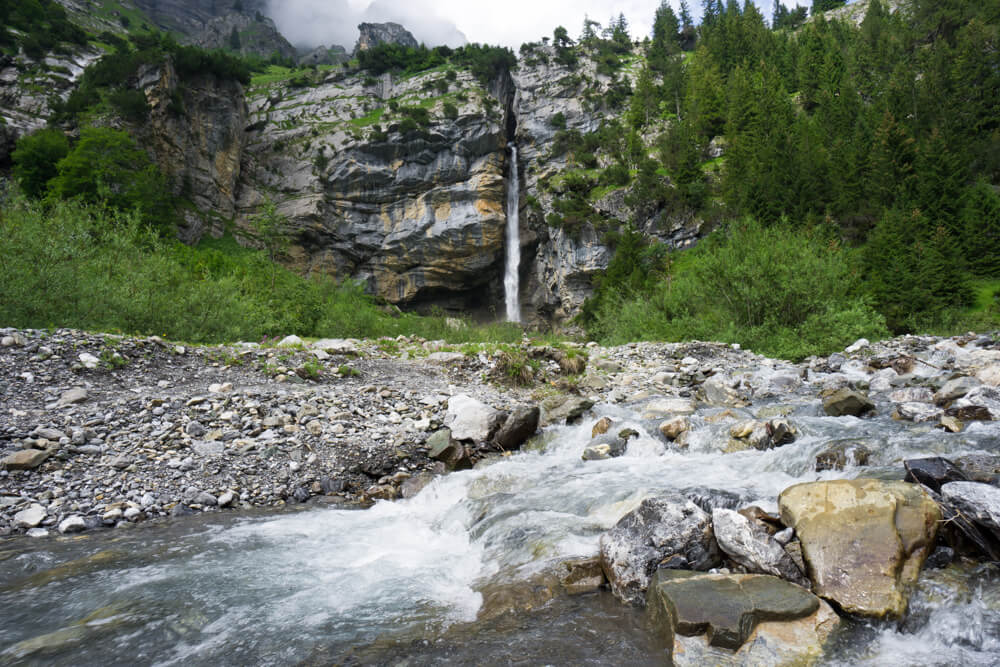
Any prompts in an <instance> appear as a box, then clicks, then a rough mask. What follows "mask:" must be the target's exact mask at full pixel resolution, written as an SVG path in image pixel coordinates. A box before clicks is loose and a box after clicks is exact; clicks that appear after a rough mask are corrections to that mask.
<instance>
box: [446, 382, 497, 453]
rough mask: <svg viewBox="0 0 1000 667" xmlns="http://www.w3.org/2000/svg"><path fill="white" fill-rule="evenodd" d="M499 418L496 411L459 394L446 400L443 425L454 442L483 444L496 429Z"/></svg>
mask: <svg viewBox="0 0 1000 667" xmlns="http://www.w3.org/2000/svg"><path fill="white" fill-rule="evenodd" d="M499 416H500V413H499V412H498V411H497V410H494V409H493V408H491V407H490V406H488V405H486V404H485V403H483V402H482V401H478V400H476V399H475V398H472V397H471V396H467V395H465V394H459V395H458V396H452V397H451V398H450V399H448V412H447V414H446V415H445V418H444V423H445V426H447V427H448V428H450V429H451V437H453V438H454V439H455V440H472V441H474V442H483V441H485V440H488V439H489V437H490V435H491V434H492V432H493V430H494V429H495V428H496V426H497V421H498V417H499Z"/></svg>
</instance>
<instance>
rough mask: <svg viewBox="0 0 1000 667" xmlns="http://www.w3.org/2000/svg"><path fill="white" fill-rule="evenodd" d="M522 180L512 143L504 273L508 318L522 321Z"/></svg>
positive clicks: (515, 148)
mask: <svg viewBox="0 0 1000 667" xmlns="http://www.w3.org/2000/svg"><path fill="white" fill-rule="evenodd" d="M520 192H521V188H520V182H519V180H518V175H517V146H515V145H514V144H511V145H510V173H509V175H508V179H507V264H506V268H505V269H504V275H503V289H504V297H505V298H506V301H507V320H508V321H509V322H520V321H521V303H520V301H519V300H518V292H519V291H520V277H519V275H518V269H519V268H520V265H521V240H520V239H521V235H520V229H519V227H520V221H519V220H518V211H517V206H518V202H519V200H520Z"/></svg>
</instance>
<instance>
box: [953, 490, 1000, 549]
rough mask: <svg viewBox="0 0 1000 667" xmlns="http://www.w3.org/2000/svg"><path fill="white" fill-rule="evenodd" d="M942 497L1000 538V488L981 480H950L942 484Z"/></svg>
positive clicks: (985, 529) (982, 527)
mask: <svg viewBox="0 0 1000 667" xmlns="http://www.w3.org/2000/svg"><path fill="white" fill-rule="evenodd" d="M941 497H942V498H944V499H945V500H946V501H948V502H950V503H951V504H952V505H953V506H954V507H955V508H957V509H958V510H959V511H960V512H961V513H962V514H963V515H964V516H965V517H966V518H968V519H969V520H971V521H973V522H974V523H976V524H977V525H978V526H979V527H980V528H981V529H982V530H984V531H987V532H989V533H990V534H992V535H993V536H994V537H995V538H997V539H1000V489H998V488H997V487H995V486H991V485H989V484H982V483H980V482H948V483H946V484H943V485H942V486H941Z"/></svg>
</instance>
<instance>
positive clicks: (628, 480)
mask: <svg viewBox="0 0 1000 667" xmlns="http://www.w3.org/2000/svg"><path fill="white" fill-rule="evenodd" d="M0 345H2V347H0V372H2V373H3V379H4V384H3V385H2V387H3V389H2V391H3V395H2V396H3V422H2V427H0V439H2V440H0V445H2V450H0V460H2V461H3V462H4V468H5V469H4V471H3V472H2V473H0V501H2V503H3V504H2V510H0V511H2V515H0V517H2V519H0V520H2V522H3V523H2V524H0V527H2V529H3V530H4V532H5V533H7V534H9V535H10V537H8V538H7V539H6V540H4V541H3V542H0V545H3V546H2V548H0V574H2V575H3V577H5V578H6V579H7V580H8V581H10V582H11V583H10V584H9V585H8V586H7V587H6V588H2V589H0V602H2V603H3V604H4V605H5V606H6V608H7V609H8V610H9V611H10V614H9V617H8V619H7V620H6V621H4V622H2V623H0V645H6V646H8V648H7V649H4V650H3V651H2V652H0V655H2V656H4V657H6V658H11V659H14V660H15V661H16V660H32V659H39V658H41V657H42V656H49V657H50V658H52V659H54V660H55V662H56V663H59V664H91V663H95V664H96V663H98V662H105V663H106V662H107V661H108V660H110V661H111V662H114V661H115V660H118V661H122V660H127V659H132V657H133V655H132V653H130V650H129V649H128V646H127V644H128V643H129V642H123V641H118V642H110V643H108V642H103V641H91V640H92V639H95V638H96V637H97V636H98V635H100V636H104V635H105V634H108V633H110V634H112V635H114V636H119V637H125V636H129V633H132V632H134V631H135V628H137V627H141V628H145V629H144V630H143V633H144V636H145V637H146V638H147V640H148V641H147V642H146V643H145V645H146V648H145V649H144V651H147V653H145V654H144V655H148V656H156V658H155V659H156V660H157V661H163V660H173V659H176V660H181V659H183V660H185V661H188V662H191V664H212V662H213V661H218V660H219V659H221V657H222V656H229V659H235V660H239V661H246V662H259V663H265V664H279V663H286V662H288V661H289V660H306V661H307V662H309V663H310V664H312V663H316V664H328V663H330V662H339V661H342V660H343V659H344V656H345V655H348V654H350V655H352V656H354V658H352V659H354V660H356V661H360V663H362V664H368V663H379V664H381V663H384V662H392V661H393V660H396V659H397V658H400V659H401V658H402V657H404V656H405V657H406V659H407V660H409V661H411V664H439V663H440V662H441V661H442V660H444V661H446V662H447V661H448V660H450V661H451V662H452V663H454V664H467V663H471V662H478V661H480V660H481V657H482V655H484V652H488V653H489V654H490V655H495V657H496V658H497V660H496V663H497V664H510V663H511V662H512V661H514V656H512V655H511V654H510V653H509V646H511V645H513V644H512V643H511V642H514V643H518V642H520V645H523V647H524V651H525V653H523V654H521V655H520V658H521V659H528V660H529V661H551V658H552V656H554V655H560V656H567V658H568V659H571V660H572V661H573V662H574V663H575V664H609V663H611V662H616V663H621V662H622V661H624V662H628V663H630V664H662V663H663V662H664V661H669V660H672V661H673V662H674V663H675V664H704V663H705V662H706V661H707V662H712V663H718V664H786V663H794V664H808V663H813V662H821V663H823V664H858V663H865V664H895V663H893V662H892V660H893V659H894V656H895V657H898V656H899V655H905V656H907V657H906V659H905V661H906V662H910V663H913V664H917V663H919V664H931V663H934V664H955V663H956V662H962V663H964V664H970V665H972V664H984V665H985V664H991V663H990V660H991V656H994V657H995V654H996V651H997V650H1000V599H998V598H997V596H996V595H995V594H993V593H991V592H990V591H995V590H996V588H995V586H996V581H997V579H998V576H1000V575H998V573H997V570H996V566H995V564H991V563H995V562H996V561H998V560H1000V502H998V496H1000V489H998V483H1000V478H998V474H1000V430H998V428H997V423H998V422H1000V390H998V385H1000V345H998V339H997V338H996V337H995V336H992V335H968V336H962V337H955V338H947V339H941V338H931V337H904V338H898V339H894V340H890V341H884V342H878V343H870V342H868V341H858V342H857V343H855V344H854V345H852V346H850V347H849V348H847V349H846V350H845V351H844V352H842V353H838V354H834V355H831V356H829V357H824V358H814V359H809V360H806V361H805V362H803V363H800V364H792V363H788V362H784V361H780V360H772V359H767V358H764V357H761V356H759V355H755V354H752V353H750V352H748V351H744V350H741V349H739V348H738V346H725V345H717V344H708V343H697V342H695V343H684V344H652V343H636V344H630V345H625V346H621V347H615V348H603V347H600V346H597V345H595V344H587V345H575V344H562V345H558V346H544V345H532V344H530V343H529V342H527V341H525V343H523V344H522V345H520V346H509V347H503V346H500V347H497V346H472V345H465V346H449V345H446V344H444V343H441V342H434V341H423V340H417V339H407V338H402V339H394V340H387V339H386V340H378V341H318V342H303V341H300V340H298V339H296V338H288V339H284V340H281V341H276V342H275V341H271V342H268V341H265V343H264V345H234V346H226V347H191V346H184V345H178V344H176V343H169V342H166V341H162V340H159V339H156V338H151V339H136V338H120V337H114V336H106V335H91V334H82V333H79V332H72V331H56V332H52V333H43V332H34V331H11V330H5V331H0ZM512 380H518V381H519V382H521V383H522V384H521V385H520V386H516V387H515V386H512V385H511V384H510V382H511V381H512ZM518 449H520V450H521V451H520V452H515V451H514V450H518ZM449 471H455V472H452V473H451V474H445V473H447V472H449ZM376 501H383V502H376ZM393 501H395V502H393ZM373 503H374V504H373ZM331 504H332V505H334V506H335V507H320V505H331ZM352 506H353V507H357V506H363V507H369V506H370V509H368V510H366V511H342V510H341V509H338V508H341V507H352ZM275 507H294V508H302V509H308V508H312V510H313V511H307V512H304V513H296V514H294V515H285V514H283V515H281V516H280V517H276V518H275V517H269V516H263V517H262V516H260V513H259V512H256V511H253V512H252V511H251V510H255V509H257V508H275ZM184 514H192V515H197V516H190V517H188V518H187V519H184V520H178V521H168V520H166V517H168V516H170V515H184ZM213 517H214V518H213ZM137 524H147V525H145V526H142V527H140V526H138V525H137ZM113 527H117V528H118V529H115V530H112V528H113ZM97 528H106V529H107V530H103V531H99V530H93V529H97ZM124 528H133V529H132V530H122V529H124ZM87 530H89V533H88V534H89V536H90V537H89V539H85V540H71V539H65V538H59V537H58V535H59V534H60V533H73V532H77V531H87ZM22 534H25V535H30V536H39V537H41V536H45V535H48V536H53V537H55V539H31V538H29V537H25V536H22ZM97 572H101V573H104V574H108V575H113V576H94V574H95V573H97ZM84 590H86V591H87V592H88V593H87V595H85V596H83V595H81V593H82V591H84ZM195 592H196V593H195ZM188 593H191V594H192V595H194V596H195V598H196V599H197V600H198V604H197V605H196V606H195V607H194V608H193V609H188V608H186V607H184V605H183V600H182V598H184V596H185V595H187V594H188ZM165 596H166V597H165ZM178 596H180V597H178ZM66 600H71V602H69V603H64V601H66ZM168 600H177V601H178V602H176V604H175V603H173V602H169V601H168ZM692 601H696V602H697V603H693V602H692ZM178 604H180V605H181V606H180V607H178V606H177V605H178ZM643 609H644V611H643ZM630 610H631V611H630ZM970 615H971V617H973V618H975V619H977V620H976V621H975V623H972V624H969V623H966V622H965V621H963V620H962V619H964V618H966V617H970ZM262 628H267V630H266V631H265V630H263V629H262ZM515 640H516V641H515ZM504 656H506V657H504ZM569 656H572V657H571V658H569ZM536 659H537V660H536Z"/></svg>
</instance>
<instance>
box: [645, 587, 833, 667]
mask: <svg viewBox="0 0 1000 667" xmlns="http://www.w3.org/2000/svg"><path fill="white" fill-rule="evenodd" d="M648 600H649V601H648V607H649V613H650V616H651V619H652V622H653V624H654V626H655V628H656V629H657V630H658V631H659V632H660V633H661V634H662V636H663V637H664V639H666V640H667V642H668V645H669V646H670V649H671V652H672V656H671V658H672V663H673V664H674V665H676V666H677V667H681V666H683V665H709V664H710V665H810V664H813V663H815V662H816V661H817V660H818V659H819V658H821V657H822V655H823V650H824V647H825V645H826V643H827V641H828V639H829V638H830V635H831V634H832V633H833V631H834V630H835V629H836V628H837V626H838V625H839V624H840V619H839V618H838V617H837V614H836V613H835V612H834V611H833V609H831V608H830V605H828V604H827V603H825V602H823V601H822V600H820V599H818V598H817V597H816V596H814V595H812V594H810V593H809V592H808V591H806V590H804V589H802V588H799V587H798V586H795V585H793V584H789V583H787V582H784V581H782V580H780V579H778V578H776V577H770V576H766V575H745V574H744V575H720V574H697V573H693V572H683V571H671V570H660V571H659V572H657V574H656V577H655V578H654V579H653V583H652V584H651V585H650V588H649V598H648Z"/></svg>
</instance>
